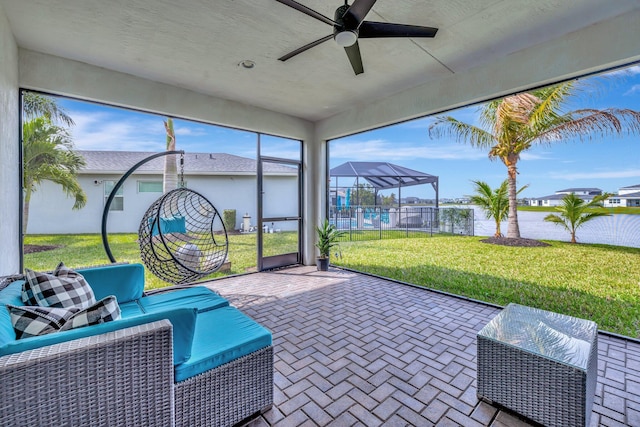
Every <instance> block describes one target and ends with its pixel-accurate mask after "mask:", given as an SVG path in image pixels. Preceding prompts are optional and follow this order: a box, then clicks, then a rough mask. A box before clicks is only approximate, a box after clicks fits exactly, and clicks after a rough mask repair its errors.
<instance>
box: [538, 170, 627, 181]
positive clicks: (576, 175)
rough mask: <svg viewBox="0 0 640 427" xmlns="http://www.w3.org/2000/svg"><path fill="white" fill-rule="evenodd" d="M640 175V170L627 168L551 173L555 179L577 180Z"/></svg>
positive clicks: (551, 176)
mask: <svg viewBox="0 0 640 427" xmlns="http://www.w3.org/2000/svg"><path fill="white" fill-rule="evenodd" d="M637 177H640V170H638V169H627V170H616V171H602V172H588V171H585V172H572V173H571V172H569V173H561V172H554V173H551V174H550V178H553V179H565V180H568V181H575V180H578V179H616V178H637Z"/></svg>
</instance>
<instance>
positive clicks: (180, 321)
mask: <svg viewBox="0 0 640 427" xmlns="http://www.w3.org/2000/svg"><path fill="white" fill-rule="evenodd" d="M2 308H3V310H2V311H6V312H7V317H8V323H9V326H12V325H11V320H10V318H9V316H8V310H7V309H6V308H5V307H2ZM196 315H197V311H196V310H195V309H189V308H178V309H174V310H168V311H161V312H157V313H146V314H141V315H138V316H133V317H129V318H127V319H124V318H123V319H120V320H114V321H112V322H106V323H101V324H99V325H92V326H87V327H85V328H78V329H71V330H69V331H64V332H56V333H53V334H47V335H41V336H36V337H29V338H23V339H20V340H15V339H14V340H13V341H10V342H7V343H4V344H3V345H1V346H0V356H5V355H7V354H14V353H20V352H22V351H26V350H33V349H35V348H40V347H44V346H48V345H53V344H59V343H61V342H67V341H71V340H74V339H78V338H85V337H89V336H93V335H99V334H103V333H106V332H112V331H116V330H118V329H124V328H128V327H131V326H137V325H142V324H145V323H150V322H155V321H157V320H161V319H168V320H169V321H170V322H171V324H172V325H173V363H174V365H176V364H179V363H183V362H185V361H186V360H189V359H190V357H191V350H192V349H191V347H192V343H193V337H194V331H195V324H196ZM3 323H4V322H3ZM2 327H4V324H3V325H2ZM14 337H15V332H14Z"/></svg>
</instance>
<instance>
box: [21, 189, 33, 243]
mask: <svg viewBox="0 0 640 427" xmlns="http://www.w3.org/2000/svg"><path fill="white" fill-rule="evenodd" d="M30 201H31V188H30V186H28V187H26V188H25V191H24V200H23V201H22V234H27V225H28V224H29V202H30Z"/></svg>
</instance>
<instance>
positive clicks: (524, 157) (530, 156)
mask: <svg viewBox="0 0 640 427" xmlns="http://www.w3.org/2000/svg"><path fill="white" fill-rule="evenodd" d="M549 154H551V153H547V152H544V153H538V154H534V153H529V152H524V153H522V154H520V159H521V160H527V161H529V160H551V159H553V157H550V156H549Z"/></svg>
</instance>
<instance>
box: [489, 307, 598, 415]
mask: <svg viewBox="0 0 640 427" xmlns="http://www.w3.org/2000/svg"><path fill="white" fill-rule="evenodd" d="M597 335H598V327H597V325H596V324H595V323H594V322H591V321H589V320H583V319H577V318H575V317H570V316H565V315H562V314H557V313H552V312H549V311H544V310H539V309H535V308H531V307H525V306H522V305H517V304H509V305H508V306H507V307H506V308H505V309H504V310H503V311H502V312H501V313H500V314H498V315H497V316H496V317H495V318H493V320H491V321H490V322H489V323H488V324H487V325H486V326H485V327H484V328H482V330H481V331H480V332H478V398H480V399H483V400H485V401H488V402H489V403H495V404H498V405H500V406H503V407H505V408H507V409H511V410H513V411H515V412H517V413H519V414H521V415H523V416H525V417H527V418H529V419H531V420H533V421H535V422H538V423H541V424H543V425H545V426H562V427H567V426H586V425H588V424H589V418H590V416H591V407H592V405H593V398H594V395H595V388H596V381H597V375H598V372H597V367H598V360H597V359H598V348H597V346H598V345H597Z"/></svg>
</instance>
